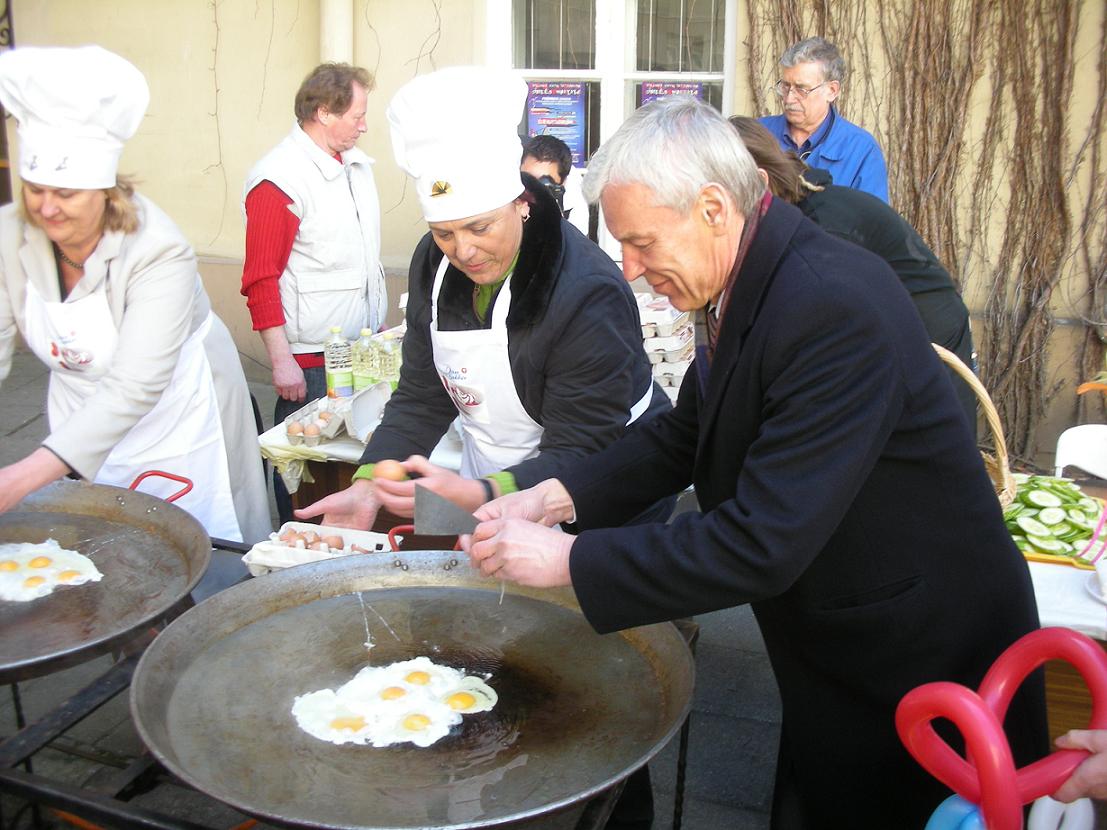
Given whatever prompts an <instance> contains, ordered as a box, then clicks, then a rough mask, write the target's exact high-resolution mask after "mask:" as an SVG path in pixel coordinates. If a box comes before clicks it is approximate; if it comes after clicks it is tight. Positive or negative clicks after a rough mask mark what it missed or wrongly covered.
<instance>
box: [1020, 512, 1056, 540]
mask: <svg viewBox="0 0 1107 830" xmlns="http://www.w3.org/2000/svg"><path fill="white" fill-rule="evenodd" d="M1015 524H1017V525H1018V526H1019V527H1020V528H1022V529H1023V530H1025V531H1026V535H1027V536H1028V537H1030V536H1040V537H1042V538H1046V537H1048V536H1049V535H1050V534H1049V528H1048V527H1046V526H1045V525H1044V524H1042V523H1041V522H1039V521H1038V520H1037V519H1033V518H1031V517H1030V516H1019V517H1018V518H1017V519H1015Z"/></svg>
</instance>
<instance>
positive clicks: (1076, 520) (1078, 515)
mask: <svg viewBox="0 0 1107 830" xmlns="http://www.w3.org/2000/svg"><path fill="white" fill-rule="evenodd" d="M1065 513H1066V514H1067V515H1068V517H1069V521H1070V522H1072V523H1073V524H1074V525H1079V526H1080V527H1087V525H1088V517H1087V516H1086V515H1085V514H1084V511H1083V510H1081V509H1080V508H1078V507H1070V508H1069V509H1068V510H1066V511H1065Z"/></svg>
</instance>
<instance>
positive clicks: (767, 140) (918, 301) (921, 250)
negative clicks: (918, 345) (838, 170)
mask: <svg viewBox="0 0 1107 830" xmlns="http://www.w3.org/2000/svg"><path fill="white" fill-rule="evenodd" d="M730 123H731V124H733V125H734V127H735V129H737V130H738V135H739V136H741V137H742V142H743V143H744V144H745V145H746V148H747V149H748V150H749V151H750V155H752V156H753V159H754V161H755V162H757V166H758V167H759V168H760V169H762V170H764V171H765V174H766V175H767V176H768V182H767V184H768V186H769V190H771V191H772V193H773V195H774V196H776V197H777V198H778V199H783V200H784V201H786V202H790V203H791V204H793V205H795V206H796V207H798V208H799V209H800V210H801V211H803V215H804V216H806V217H807V218H808V219H810V220H811V221H812V222H814V223H815V224H816V225H818V226H819V227H820V228H822V229H823V230H824V231H826V232H827V233H829V234H830V235H831V236H837V237H838V238H839V239H845V240H846V241H848V242H852V243H854V244H855V245H860V246H861V247H862V248H864V249H866V250H868V251H872V252H873V253H874V254H876V255H877V256H879V257H880V258H881V259H883V260H884V261H885V262H887V263H888V264H889V265H891V266H892V270H893V271H895V272H896V276H897V277H899V279H900V282H902V283H903V287H904V288H906V289H907V293H908V294H910V295H911V300H912V302H913V303H914V304H915V308H916V310H917V311H918V312H919V316H920V317H921V318H922V321H923V325H924V326H925V327H926V333H927V334H928V335H930V340H931V342H932V343H937V344H938V345H939V346H944V347H945V348H946V349H949V351H951V352H953V353H954V354H955V355H957V356H958V357H959V358H961V361H962V362H963V363H964V364H965V365H966V366H969V367H970V368H971V369H972V370H973V371H974V372H975V371H976V353H975V351H974V349H973V343H972V330H971V329H970V328H969V310H968V309H967V308H966V307H965V303H964V301H963V300H962V299H961V295H960V294H959V293H958V291H957V288H956V286H954V284H953V279H952V278H951V277H950V275H949V271H947V270H946V269H945V267H944V266H943V265H942V263H941V262H939V260H938V257H937V256H936V255H935V254H934V252H933V251H932V250H930V248H929V247H928V246H927V244H926V243H925V242H924V241H923V239H922V237H921V236H919V233H918V231H916V230H915V229H914V228H913V227H911V224H910V223H909V222H908V221H907V220H906V219H904V218H903V217H902V216H900V215H899V214H898V213H896V211H895V210H893V209H892V208H891V207H889V206H888V205H887V204H886V203H885V202H883V201H882V200H880V199H878V198H876V197H875V196H873V195H871V194H869V193H865V192H863V191H860V190H855V189H853V188H849V187H839V186H838V185H836V184H834V183H833V181H832V180H831V177H830V173H828V172H827V171H826V170H819V169H816V168H813V167H808V166H807V165H806V164H804V163H803V162H802V161H801V160H800V159H799V157H798V156H797V155H796V154H795V153H792V152H785V151H784V150H782V149H781V148H780V145H779V144H778V143H777V140H776V139H775V138H774V137H773V135H772V133H770V132H769V131H768V130H767V129H765V127H764V126H762V125H761V124H760V123H759V122H758V121H757V120H755V119H753V118H746V117H744V116H740V115H735V116H733V117H732V118H731V119H730ZM951 377H954V387H955V388H956V389H957V398H958V400H959V401H960V402H961V406H962V407H963V408H964V410H965V414H966V415H967V416H968V419H969V426H970V428H971V429H972V432H973V435H974V436H975V435H976V396H975V395H974V394H973V391H972V389H970V388H969V386H968V384H966V383H964V382H963V381H961V380H960V379H958V378H956V376H954V375H953V374H952V372H951Z"/></svg>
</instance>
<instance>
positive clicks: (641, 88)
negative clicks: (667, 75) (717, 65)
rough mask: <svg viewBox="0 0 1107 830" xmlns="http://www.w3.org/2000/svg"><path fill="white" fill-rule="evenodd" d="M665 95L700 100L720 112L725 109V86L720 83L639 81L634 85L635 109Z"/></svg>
mask: <svg viewBox="0 0 1107 830" xmlns="http://www.w3.org/2000/svg"><path fill="white" fill-rule="evenodd" d="M663 95H688V96H691V97H693V98H699V99H700V100H701V101H703V102H704V103H705V104H710V105H711V106H713V107H714V108H715V109H717V110H719V111H720V112H722V109H723V85H722V82H720V81H707V82H703V83H700V82H683V81H637V82H635V84H634V108H635V109H637V108H638V107H640V106H642V105H643V104H648V103H649V102H650V101H652V100H654V99H655V98H658V97H661V96H663Z"/></svg>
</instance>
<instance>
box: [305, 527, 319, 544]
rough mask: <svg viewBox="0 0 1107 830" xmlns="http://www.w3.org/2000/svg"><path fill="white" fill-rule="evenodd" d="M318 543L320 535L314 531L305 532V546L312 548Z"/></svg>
mask: <svg viewBox="0 0 1107 830" xmlns="http://www.w3.org/2000/svg"><path fill="white" fill-rule="evenodd" d="M318 541H319V534H318V533H316V532H315V531H314V530H305V531H304V544H305V545H308V546H311V545H314V544H315V543H316V542H318Z"/></svg>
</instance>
